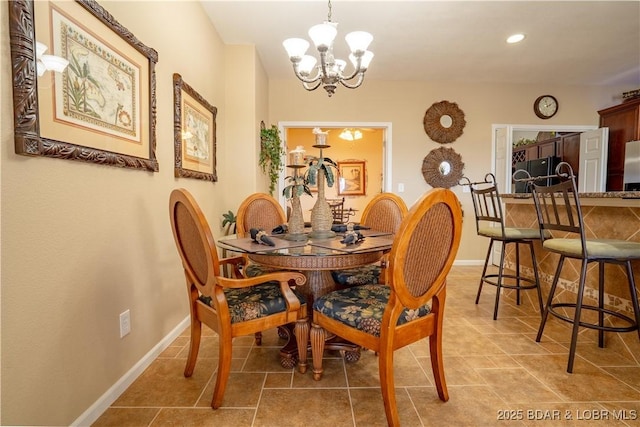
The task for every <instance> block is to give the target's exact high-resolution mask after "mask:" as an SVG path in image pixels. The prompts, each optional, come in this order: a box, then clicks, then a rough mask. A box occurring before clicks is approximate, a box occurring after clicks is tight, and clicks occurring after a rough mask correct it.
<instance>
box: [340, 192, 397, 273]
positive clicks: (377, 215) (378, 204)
mask: <svg viewBox="0 0 640 427" xmlns="http://www.w3.org/2000/svg"><path fill="white" fill-rule="evenodd" d="M408 211H409V209H408V208H407V205H406V203H405V202H404V200H402V198H401V197H399V196H397V195H395V194H393V193H380V194H378V195H376V196H375V197H374V198H373V199H371V201H369V203H367V206H366V207H365V208H364V210H363V211H362V216H361V217H360V225H363V226H366V227H369V228H370V229H372V230H376V231H382V232H385V233H390V234H393V235H395V234H396V233H397V232H398V229H399V228H400V224H401V223H402V220H403V219H404V217H405V216H406V215H407V212H408ZM386 258H387V257H386V255H385V256H384V257H383V258H382V260H380V261H379V262H377V263H375V264H370V265H365V266H363V267H357V268H351V269H348V270H335V271H332V272H331V275H332V276H333V280H335V282H336V283H337V284H338V285H340V286H353V285H364V284H367V283H385V282H386V266H387V262H386Z"/></svg>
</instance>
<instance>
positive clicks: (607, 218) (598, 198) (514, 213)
mask: <svg viewBox="0 0 640 427" xmlns="http://www.w3.org/2000/svg"><path fill="white" fill-rule="evenodd" d="M579 196H580V204H581V206H582V215H583V218H584V223H585V227H586V229H587V230H588V235H589V237H591V238H596V239H620V240H629V241H633V242H639V241H640V234H639V233H638V230H639V229H640V191H615V192H613V191H612V192H606V193H580V194H579ZM501 197H502V201H503V202H504V204H505V214H506V225H507V226H509V227H537V224H538V219H537V215H536V210H535V207H534V205H533V199H532V198H531V195H530V194H525V193H517V194H502V195H501ZM534 250H535V252H536V258H537V260H538V272H539V273H540V278H541V280H542V284H543V294H545V295H546V294H547V293H548V290H549V286H550V282H551V278H552V277H553V274H554V272H555V269H556V266H557V263H558V255H557V254H554V253H550V252H546V251H545V250H544V249H542V246H541V245H540V244H539V243H538V242H536V243H534ZM514 258H515V257H514V254H513V253H508V254H507V265H509V266H510V267H511V268H514V266H515V260H514ZM631 264H632V268H633V271H634V274H635V276H636V278H638V277H640V260H637V261H633V262H632V263H631ZM579 272H580V263H579V262H578V261H577V260H573V259H568V260H567V261H566V262H565V267H564V268H563V270H562V275H561V278H560V279H561V280H560V283H559V285H558V286H560V287H561V288H562V289H564V290H565V291H567V292H575V290H576V289H577V282H578V279H579ZM597 273H598V269H597V267H594V266H591V268H590V269H589V273H588V280H587V289H586V291H585V295H587V296H589V297H594V296H597ZM531 275H532V274H531ZM605 283H606V291H605V292H606V301H607V304H608V305H609V306H610V307H609V308H611V309H613V310H616V311H620V312H625V313H627V314H629V313H633V310H632V305H631V301H630V299H629V288H628V285H627V282H626V279H624V280H620V267H619V266H607V268H606V269H605ZM574 298H575V297H574Z"/></svg>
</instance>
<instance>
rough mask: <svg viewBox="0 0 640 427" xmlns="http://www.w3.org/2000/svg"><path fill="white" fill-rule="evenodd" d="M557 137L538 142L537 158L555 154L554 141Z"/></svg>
mask: <svg viewBox="0 0 640 427" xmlns="http://www.w3.org/2000/svg"><path fill="white" fill-rule="evenodd" d="M557 140H558V138H554V139H551V140H547V141H542V142H540V143H539V144H538V157H537V158H538V159H543V158H545V157H551V156H556V155H557V153H556V142H557Z"/></svg>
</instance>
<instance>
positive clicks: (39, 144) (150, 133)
mask: <svg viewBox="0 0 640 427" xmlns="http://www.w3.org/2000/svg"><path fill="white" fill-rule="evenodd" d="M9 33H10V34H9V38H10V45H11V62H12V78H13V108H14V130H15V151H16V153H17V154H22V155H28V156H47V157H55V158H61V159H70V160H79V161H85V162H91V163H98V164H102V165H108V166H117V167H125V168H133V169H142V170H147V171H154V172H155V171H158V162H157V159H156V86H155V83H156V81H155V80H156V78H155V64H156V63H157V62H158V53H157V52H156V51H155V50H154V49H152V48H150V47H147V46H145V45H144V44H143V43H142V42H140V41H139V40H138V39H137V38H136V37H135V36H134V35H133V34H131V33H130V32H129V31H128V30H127V29H126V28H124V27H123V26H122V25H120V23H118V21H116V20H115V18H114V17H113V16H112V15H111V14H110V13H108V12H107V11H106V10H105V9H104V8H102V6H100V5H99V4H98V3H96V2H95V1H93V0H82V1H80V0H78V1H32V0H15V1H11V2H9ZM43 49H46V53H47V54H51V55H55V56H57V57H61V58H64V59H66V60H67V61H68V62H69V64H68V65H67V67H66V68H65V69H64V70H63V71H62V72H54V71H45V70H44V69H42V68H41V66H42V65H43V64H44V58H45V57H44V55H43V54H42V50H43ZM39 71H40V72H42V74H41V73H40V72H39ZM40 74H41V75H40Z"/></svg>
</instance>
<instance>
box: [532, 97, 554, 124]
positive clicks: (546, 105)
mask: <svg viewBox="0 0 640 427" xmlns="http://www.w3.org/2000/svg"><path fill="white" fill-rule="evenodd" d="M533 112H534V113H536V116H538V117H540V118H541V119H550V118H551V117H553V116H555V115H556V113H557V112H558V100H557V99H556V98H555V96H552V95H542V96H539V97H537V98H536V100H535V101H534V103H533Z"/></svg>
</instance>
